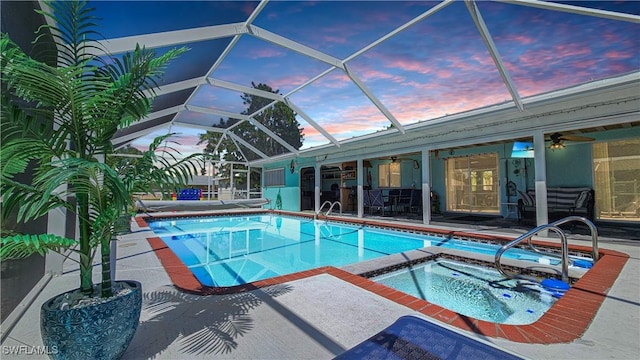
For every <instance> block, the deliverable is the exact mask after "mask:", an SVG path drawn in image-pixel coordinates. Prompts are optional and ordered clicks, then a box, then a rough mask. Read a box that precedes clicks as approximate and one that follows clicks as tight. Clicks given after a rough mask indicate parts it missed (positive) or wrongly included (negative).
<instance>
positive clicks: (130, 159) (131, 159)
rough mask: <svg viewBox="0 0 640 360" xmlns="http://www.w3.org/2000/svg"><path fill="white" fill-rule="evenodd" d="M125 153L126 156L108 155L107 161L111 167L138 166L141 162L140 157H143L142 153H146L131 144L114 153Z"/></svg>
mask: <svg viewBox="0 0 640 360" xmlns="http://www.w3.org/2000/svg"><path fill="white" fill-rule="evenodd" d="M116 154H118V155H120V154H121V155H124V156H109V157H107V160H106V161H105V162H106V163H107V165H109V167H110V168H112V169H116V171H117V169H121V168H126V167H136V166H137V164H139V163H140V161H141V160H140V158H141V157H142V154H144V153H143V152H142V151H140V150H138V149H137V148H134V147H133V146H131V145H127V146H125V147H123V148H122V149H118V150H116V151H115V152H114V155H116ZM127 155H133V156H127Z"/></svg>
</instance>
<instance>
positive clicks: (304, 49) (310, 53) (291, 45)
mask: <svg viewBox="0 0 640 360" xmlns="http://www.w3.org/2000/svg"><path fill="white" fill-rule="evenodd" d="M247 28H248V30H249V34H250V35H253V36H255V37H257V38H258V39H262V40H264V41H268V42H270V43H272V44H275V45H278V46H282V47H284V48H287V49H289V50H292V51H295V52H297V53H299V54H302V55H304V56H307V57H310V58H313V59H316V60H320V61H322V62H324V63H327V64H329V65H331V66H335V67H337V68H340V69H343V68H344V64H343V63H342V61H341V60H340V59H338V58H335V57H333V56H331V55H327V54H325V53H323V52H321V51H318V50H315V49H312V48H310V47H308V46H306V45H302V44H300V43H297V42H295V41H293V40H290V39H287V38H286V37H284V36H280V35H277V34H274V33H272V32H270V31H268V30H265V29H263V28H260V27H258V26H255V25H248V26H247Z"/></svg>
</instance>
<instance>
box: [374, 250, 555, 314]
mask: <svg viewBox="0 0 640 360" xmlns="http://www.w3.org/2000/svg"><path fill="white" fill-rule="evenodd" d="M372 280H373V281H375V282H377V283H380V284H383V285H386V286H388V287H391V288H394V289H396V290H399V291H402V292H404V293H407V294H410V295H413V296H415V297H417V298H420V299H423V300H426V301H429V302H430V303H433V304H436V305H439V306H442V307H444V308H447V309H450V310H452V311H455V312H457V313H459V314H462V315H466V316H470V317H473V318H475V319H479V320H485V321H490V322H494V323H499V324H511V325H524V324H531V323H533V322H535V321H537V320H538V319H539V318H540V317H541V316H542V315H543V314H544V313H545V312H546V311H547V310H549V308H550V307H551V306H552V305H553V304H554V303H555V301H556V299H555V298H554V297H553V295H552V294H551V293H549V292H547V291H546V290H544V289H543V288H542V287H540V286H539V285H538V284H533V283H529V282H523V281H517V280H505V279H504V276H502V275H501V274H500V273H499V272H498V271H496V270H495V269H489V268H484V267H481V266H478V265H471V264H466V263H461V262H457V261H452V260H444V259H437V260H432V261H428V262H425V263H423V264H420V265H417V266H414V267H412V268H410V269H408V268H405V269H402V270H397V271H394V272H391V273H388V274H384V275H380V276H377V277H374V278H372Z"/></svg>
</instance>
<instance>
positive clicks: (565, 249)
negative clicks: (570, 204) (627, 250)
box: [495, 216, 598, 284]
mask: <svg viewBox="0 0 640 360" xmlns="http://www.w3.org/2000/svg"><path fill="white" fill-rule="evenodd" d="M572 221H577V222H582V223H584V224H586V225H587V227H589V230H590V231H591V251H592V253H591V256H592V257H593V262H594V263H595V262H596V261H597V260H598V230H597V229H596V226H595V225H594V224H593V223H592V222H591V221H589V220H587V219H586V218H584V217H581V216H568V217H566V218H563V219H560V220H558V221H555V222H552V223H550V224H545V225H540V226H538V227H536V228H535V229H532V230H531V231H529V232H527V233H526V234H524V235H521V236H519V237H518V238H517V239H515V240H513V241H511V242H509V243H508V244H505V245H504V246H502V247H501V248H500V249H499V250H498V252H497V253H496V256H495V265H496V268H497V269H498V271H499V272H500V273H501V274H502V275H504V276H506V277H507V278H517V277H519V278H525V279H527V280H531V279H529V278H528V277H524V276H522V275H517V274H516V275H513V274H509V273H507V272H506V271H505V270H504V269H503V268H502V264H501V261H500V260H501V258H502V254H504V252H505V251H507V250H509V249H511V248H512V247H514V246H516V245H518V244H519V243H521V242H523V241H525V240H526V241H527V242H528V244H529V248H530V249H531V250H532V251H533V252H536V253H538V254H544V255H547V256H551V257H555V258H559V259H561V260H562V281H563V282H565V283H567V284H568V283H569V245H568V243H567V235H566V234H565V233H564V231H562V229H560V228H559V226H560V225H562V224H566V223H569V222H572ZM543 230H551V231H553V232H555V233H557V234H558V236H560V241H561V253H560V256H558V255H557V254H554V253H551V252H548V251H541V250H539V249H537V248H536V247H535V246H534V244H533V241H532V238H533V237H534V236H536V235H537V234H538V233H540V232H541V231H543Z"/></svg>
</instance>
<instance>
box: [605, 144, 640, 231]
mask: <svg viewBox="0 0 640 360" xmlns="http://www.w3.org/2000/svg"><path fill="white" fill-rule="evenodd" d="M593 172H594V182H595V197H596V201H595V205H596V218H598V219H602V220H622V221H638V220H640V139H627V140H618V141H609V142H602V143H596V144H593Z"/></svg>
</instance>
